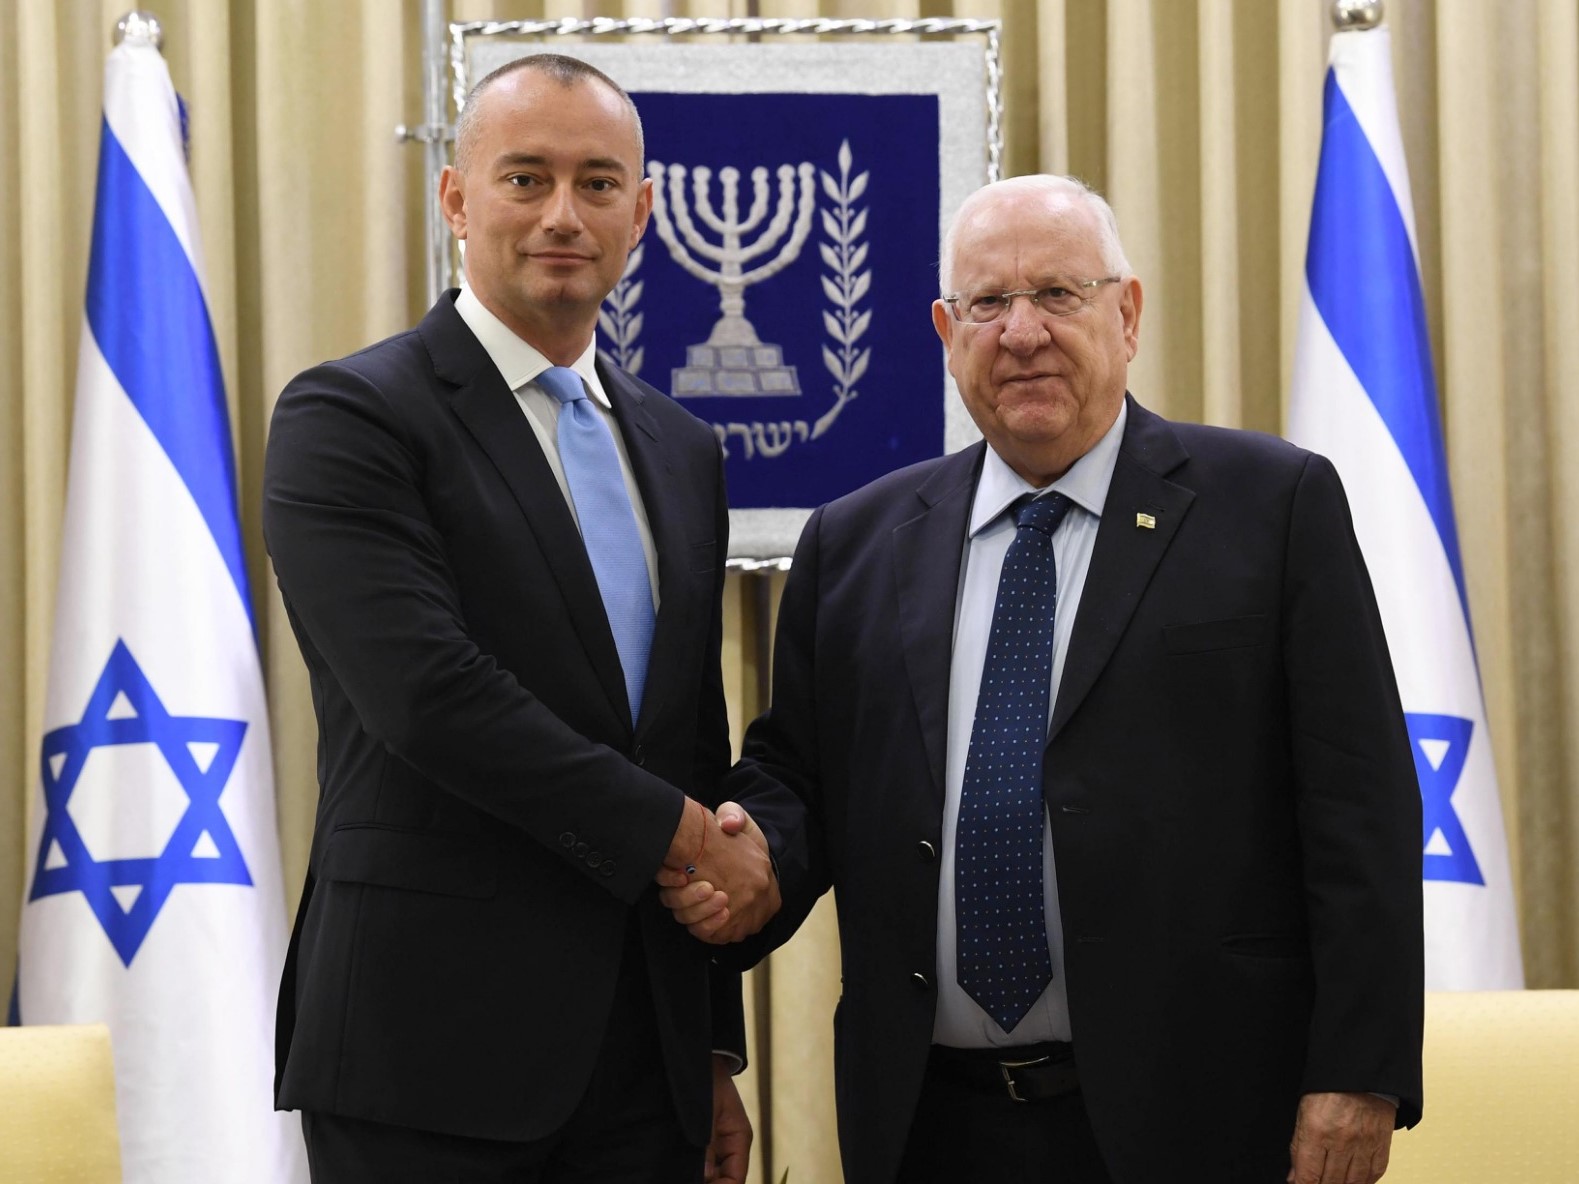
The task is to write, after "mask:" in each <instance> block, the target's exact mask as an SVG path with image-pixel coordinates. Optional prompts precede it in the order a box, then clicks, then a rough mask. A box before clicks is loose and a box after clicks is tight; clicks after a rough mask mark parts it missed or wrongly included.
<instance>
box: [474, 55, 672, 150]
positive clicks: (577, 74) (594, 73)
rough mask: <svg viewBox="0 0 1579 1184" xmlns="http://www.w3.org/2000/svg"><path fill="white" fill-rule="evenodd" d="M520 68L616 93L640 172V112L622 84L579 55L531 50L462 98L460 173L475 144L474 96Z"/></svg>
mask: <svg viewBox="0 0 1579 1184" xmlns="http://www.w3.org/2000/svg"><path fill="white" fill-rule="evenodd" d="M522 70H538V71H540V72H542V73H544V74H547V75H548V76H549V77H550V78H552V79H554V81H556V82H558V83H559V84H560V85H561V86H566V87H569V86H574V85H575V84H576V83H578V82H587V81H590V82H601V83H602V84H603V85H604V86H606V87H608V88H609V89H610V90H611V91H613V92H614V93H615V94H616V95H618V96H619V98H620V101H621V102H623V103H624V104H625V109H626V110H627V111H629V112H630V113H631V119H632V121H634V123H635V124H636V175H637V176H638V177H640V176H641V174H642V173H643V171H644V170H645V169H646V157H647V140H646V137H645V136H644V135H643V133H642V127H641V112H639V111H637V110H636V104H635V103H634V102H632V101H631V97H630V95H628V94H626V93H625V88H624V87H622V86H621V85H620V84H619V83H617V82H615V81H614V79H612V78H610V77H609V76H608V75H607V74H605V73H604V72H603V71H602V70H599V69H598V68H597V67H596V66H590V65H588V64H587V63H586V62H583V61H582V60H581V59H580V58H573V57H569V56H567V55H566V54H562V53H535V54H529V55H527V56H526V57H524V58H516V59H515V61H513V62H506V63H505V64H504V65H502V66H500V67H499V68H498V69H497V70H495V71H493V72H492V73H491V74H488V75H487V76H486V77H484V78H483V79H482V81H480V82H478V83H477V85H476V86H474V87H472V88H471V90H470V91H469V92H468V93H467V95H466V102H465V103H463V104H462V105H461V113H460V116H459V117H458V118H457V119H456V120H455V168H456V170H457V171H458V172H462V173H464V172H465V171H466V170H467V168H468V167H469V166H470V165H471V156H472V151H473V150H474V149H475V147H476V145H477V121H478V118H479V117H478V114H477V107H478V104H477V100H478V99H479V98H481V97H482V94H483V92H484V91H486V90H487V89H488V88H489V87H490V86H492V85H493V84H494V83H496V82H498V81H499V80H500V79H501V78H506V77H508V76H509V75H511V74H518V73H520V72H521V71H522Z"/></svg>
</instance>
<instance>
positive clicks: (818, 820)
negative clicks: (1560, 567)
mask: <svg viewBox="0 0 1579 1184" xmlns="http://www.w3.org/2000/svg"><path fill="white" fill-rule="evenodd" d="M983 448H984V446H983V445H978V446H976V447H974V448H970V449H966V450H965V451H964V452H961V453H956V454H954V455H952V456H949V457H946V458H944V459H942V460H937V461H931V462H927V463H925V464H921V465H917V466H914V467H912V468H908V469H905V470H902V471H900V472H897V473H894V474H891V475H890V476H888V477H885V478H883V479H881V480H879V481H877V482H875V483H873V484H872V485H870V486H868V487H866V488H865V489H863V490H860V491H858V492H856V493H853V494H851V495H849V496H848V497H845V498H841V499H840V500H838V501H835V502H833V503H831V504H830V505H828V506H826V507H824V508H823V509H821V510H819V511H818V512H817V513H816V514H814V515H813V516H812V519H811V521H810V522H809V523H808V524H807V527H806V530H805V533H804V534H803V536H802V538H801V541H800V545H799V547H798V549H797V551H796V554H795V563H794V568H793V570H792V571H791V573H790V576H789V581H788V584H787V586H786V588H785V592H784V599H783V604H782V608H781V610H780V617H779V625H778V642H777V649H776V651H775V655H774V688H773V707H772V710H771V711H770V712H769V713H768V714H767V715H765V716H763V717H762V718H761V719H759V720H758V721H757V722H756V723H755V724H754V725H753V726H752V728H751V730H750V732H749V734H748V737H747V740H746V747H745V753H746V761H745V764H744V765H743V766H742V767H741V769H740V770H739V772H738V773H737V775H736V776H737V777H738V778H739V782H738V784H736V785H735V786H733V787H732V789H733V790H734V791H735V792H734V793H733V794H732V795H731V796H734V797H737V798H740V799H742V800H744V801H745V802H746V804H747V806H748V807H749V806H751V805H752V801H751V796H752V794H753V792H754V790H753V785H754V784H755V785H766V784H769V783H771V782H772V781H775V780H777V781H783V782H785V783H788V784H789V785H791V786H792V787H794V788H795V789H796V790H797V792H798V793H799V795H800V796H801V797H802V798H803V799H804V801H805V802H806V804H807V807H808V809H809V815H810V818H811V820H812V825H811V829H810V834H809V839H810V843H809V847H807V848H806V849H805V850H804V851H801V852H797V851H794V850H789V851H785V852H783V853H782V854H781V857H780V872H781V879H782V882H783V890H784V896H785V901H786V903H785V908H784V911H783V913H781V914H780V916H779V918H778V919H777V920H776V921H775V923H774V925H773V926H772V928H771V929H770V930H769V931H768V932H767V933H766V935H765V941H764V942H759V943H758V944H757V946H756V948H755V952H761V949H762V948H763V946H764V945H771V944H774V943H776V942H777V941H781V940H783V939H784V938H785V937H787V936H788V934H789V933H790V932H791V931H793V929H794V926H795V925H796V924H798V923H799V921H800V919H801V918H802V917H803V916H804V915H805V913H806V912H807V910H808V909H809V908H810V907H811V904H812V903H813V901H814V900H815V899H816V897H817V896H818V895H820V894H821V892H823V891H824V890H825V889H827V888H828V887H829V886H830V885H831V886H833V887H834V888H835V890H836V891H835V898H836V901H837V906H838V912H839V928H840V938H841V943H842V946H843V971H844V985H843V998H842V1001H841V1003H840V1005H839V1008H838V1011H837V1012H836V1013H835V1018H834V1033H835V1036H834V1039H835V1049H836V1054H837V1057H836V1061H837V1067H838V1068H837V1090H838V1110H839V1124H840V1131H841V1138H842V1145H843V1156H844V1165H845V1178H846V1179H847V1180H849V1181H851V1182H852V1184H886V1182H888V1181H891V1180H893V1179H894V1173H895V1171H896V1169H897V1165H898V1162H899V1158H900V1154H901V1150H902V1148H903V1144H904V1140H905V1137H906V1133H907V1131H908V1129H909V1125H910V1120H911V1115H912V1113H913V1111H914V1106H915V1102H916V1098H917V1095H918V1093H919V1090H920V1086H921V1079H922V1073H923V1069H924V1066H925V1063H926V1059H927V1049H928V1045H929V1043H930V1040H931V1034H932V1023H933V1009H934V1002H935V991H934V990H933V987H932V980H933V978H934V977H935V974H936V927H937V891H938V864H937V861H936V858H935V855H934V851H935V849H936V848H937V846H938V844H939V843H940V842H941V837H940V836H941V830H942V814H943V795H944V787H943V775H944V774H943V770H944V752H943V749H944V738H945V732H946V727H945V725H946V720H947V712H948V683H949V662H950V638H951V637H952V635H953V624H954V612H955V601H956V595H957V591H958V585H959V572H960V561H961V555H962V549H963V546H964V541H965V531H966V524H967V518H968V513H969V508H970V504H971V500H972V496H973V494H974V491H975V487H976V479H977V476H978V474H979V473H980V470H981V462H982V456H983ZM1141 513H1144V514H1149V515H1151V516H1152V517H1153V518H1154V519H1155V526H1154V527H1153V528H1150V529H1148V528H1145V527H1142V526H1139V525H1137V521H1136V515H1137V514H1141ZM1043 793H1044V796H1045V800H1046V804H1047V809H1048V812H1049V816H1050V818H1051V823H1052V834H1053V844H1054V848H1055V852H1056V856H1057V872H1058V889H1059V907H1060V910H1061V912H1062V915H1063V926H1064V933H1065V938H1066V951H1065V966H1064V972H1065V974H1066V975H1067V976H1068V980H1067V985H1068V989H1069V1006H1070V1015H1071V1021H1072V1024H1073V1030H1074V1047H1075V1055H1076V1059H1077V1061H1078V1064H1079V1071H1080V1078H1081V1082H1082V1089H1083V1092H1084V1097H1085V1103H1086V1106H1087V1108H1088V1110H1089V1112H1090V1116H1091V1122H1092V1125H1093V1128H1094V1130H1095V1132H1096V1136H1097V1140H1098V1142H1099V1143H1100V1145H1101V1147H1102V1150H1103V1153H1104V1155H1105V1156H1106V1158H1107V1160H1108V1163H1109V1165H1110V1168H1111V1171H1112V1173H1113V1176H1114V1179H1115V1181H1117V1184H1156V1182H1157V1181H1160V1180H1175V1179H1189V1180H1212V1181H1214V1184H1233V1182H1237V1181H1256V1182H1258V1184H1273V1182H1274V1181H1281V1180H1282V1179H1283V1175H1284V1173H1286V1172H1287V1170H1288V1154H1287V1148H1288V1142H1289V1138H1290V1136H1291V1134H1292V1131H1293V1120H1294V1112H1295V1109H1296V1106H1297V1103H1298V1098H1299V1095H1300V1094H1301V1093H1302V1092H1306V1091H1318V1090H1357V1091H1365V1090H1370V1091H1376V1092H1382V1093H1390V1094H1395V1095H1398V1096H1400V1097H1401V1098H1402V1099H1403V1101H1402V1106H1401V1108H1400V1114H1399V1117H1400V1120H1401V1121H1403V1122H1407V1123H1410V1124H1412V1123H1413V1122H1415V1121H1416V1120H1417V1119H1418V1117H1419V1113H1420V1042H1421V1029H1422V1022H1423V1021H1422V990H1423V984H1422V962H1423V951H1422V937H1421V893H1420V860H1421V846H1420V825H1421V823H1420V799H1419V793H1418V789H1417V787H1416V781H1415V773H1414V765H1413V762H1412V760H1411V757H1410V752H1409V748H1408V740H1407V736H1406V732H1405V728H1404V722H1403V715H1402V711H1401V708H1400V706H1399V700H1398V693H1397V688H1396V685H1395V683H1394V680H1393V674H1392V668H1391V665H1390V662H1389V659H1388V655H1387V647H1386V642H1385V640H1384V638H1383V635H1382V627H1381V623H1380V619H1379V617H1378V614H1377V609H1376V605H1375V601H1374V598H1373V595H1372V592H1371V587H1370V582H1369V579H1368V577H1367V575H1366V572H1365V567H1364V564H1363V562H1362V560H1361V557H1360V552H1359V548H1358V545H1357V544H1356V542H1355V539H1354V535H1353V530H1352V527H1351V523H1350V519H1349V515H1348V509H1347V505H1346V502H1345V500H1344V497H1343V492H1342V488H1341V486H1340V485H1339V482H1338V478H1337V475H1336V473H1335V472H1334V470H1333V468H1332V466H1331V465H1330V464H1329V463H1328V462H1327V461H1325V460H1324V459H1322V458H1321V457H1318V456H1314V455H1312V454H1310V453H1307V452H1303V451H1301V450H1300V449H1297V448H1295V447H1293V446H1292V445H1289V444H1286V443H1284V442H1282V441H1280V440H1276V439H1272V438H1269V437H1263V436H1259V435H1253V434H1250V433H1245V432H1229V431H1223V430H1218V429H1213V428H1206V427H1199V426H1194V425H1185V424H1170V423H1168V422H1166V421H1164V420H1162V419H1160V418H1158V417H1157V416H1155V415H1153V414H1151V413H1149V412H1147V411H1146V410H1144V409H1143V408H1142V407H1140V406H1139V405H1137V404H1135V403H1134V402H1133V401H1131V402H1130V405H1129V420H1128V424H1127V426H1126V430H1125V433H1124V439H1123V444H1122V447H1121V449H1120V453H1119V457H1118V462H1117V467H1116V469H1115V471H1114V474H1113V482H1112V486H1111V489H1110V492H1109V494H1108V500H1107V504H1106V509H1105V512H1104V514H1103V517H1102V523H1101V526H1100V529H1099V532H1098V535H1097V540H1096V546H1095V550H1094V553H1093V555H1092V559H1091V567H1090V571H1089V575H1088V578H1087V580H1086V584H1085V589H1084V592H1083V594H1082V596H1081V599H1080V604H1079V609H1078V615H1077V616H1076V618H1075V626H1074V632H1073V638H1072V640H1071V642H1070V649H1069V654H1068V659H1067V665H1066V668H1065V670H1064V674H1063V680H1062V683H1061V686H1060V688H1059V692H1058V698H1057V701H1056V704H1055V708H1054V712H1053V720H1052V728H1051V739H1050V741H1049V743H1048V747H1047V756H1046V764H1045V772H1044V777H1043Z"/></svg>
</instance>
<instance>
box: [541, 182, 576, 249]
mask: <svg viewBox="0 0 1579 1184" xmlns="http://www.w3.org/2000/svg"><path fill="white" fill-rule="evenodd" d="M542 224H543V229H544V230H546V231H548V233H550V234H559V235H567V236H569V235H576V234H580V233H581V213H580V211H579V210H577V209H576V190H575V186H573V185H555V186H554V188H553V191H552V192H551V193H550V194H549V195H548V200H547V202H545V203H544V205H543V223H542Z"/></svg>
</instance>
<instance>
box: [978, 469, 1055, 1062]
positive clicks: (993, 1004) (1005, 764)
mask: <svg viewBox="0 0 1579 1184" xmlns="http://www.w3.org/2000/svg"><path fill="white" fill-rule="evenodd" d="M1070 504H1071V503H1070V501H1069V499H1068V498H1066V497H1064V496H1063V495H1062V494H1059V493H1051V494H1048V495H1047V496H1046V497H1041V498H1037V499H1036V500H1035V501H1030V500H1022V501H1020V502H1017V503H1016V504H1015V505H1014V507H1013V508H1012V510H1013V513H1014V515H1015V520H1016V523H1017V524H1018V527H1019V529H1018V531H1017V532H1016V533H1015V536H1014V541H1013V542H1011V543H1010V544H1009V550H1008V553H1007V554H1006V555H1005V556H1004V558H1003V571H1002V573H1001V574H1000V575H999V577H998V599H997V602H996V603H995V604H994V605H993V609H992V632H991V633H990V634H989V635H988V639H987V659H986V662H985V663H983V665H982V671H981V690H980V691H979V692H978V693H977V696H976V718H975V721H974V722H973V723H972V724H971V731H970V751H969V752H968V753H967V755H966V757H965V779H964V783H963V785H962V786H961V789H960V803H959V826H958V829H957V830H956V832H955V838H954V917H955V930H956V936H957V938H958V945H957V947H956V953H955V977H956V978H958V980H959V985H960V986H961V987H963V988H964V990H965V993H966V994H968V995H969V996H970V997H971V998H972V999H974V1000H975V1001H976V1002H977V1003H978V1004H980V1005H981V1009H982V1010H983V1011H985V1012H986V1013H987V1014H988V1015H990V1016H991V1017H992V1018H993V1020H994V1021H996V1022H997V1024H998V1026H999V1027H1000V1028H1002V1029H1003V1030H1004V1031H1005V1032H1010V1031H1013V1030H1014V1028H1015V1026H1016V1025H1017V1024H1019V1022H1020V1021H1021V1020H1022V1019H1024V1018H1025V1013H1026V1012H1028V1011H1029V1010H1030V1009H1031V1005H1032V1004H1033V1003H1035V1002H1036V1000H1037V999H1038V998H1040V997H1041V994H1042V992H1043V991H1044V990H1046V989H1047V984H1048V983H1050V982H1052V981H1053V961H1052V956H1051V955H1050V954H1049V953H1048V952H1047V911H1046V910H1047V903H1046V898H1045V895H1044V893H1043V886H1042V810H1043V807H1042V754H1043V751H1044V750H1045V749H1046V747H1047V701H1048V696H1049V694H1050V693H1051V689H1052V681H1053V613H1054V611H1055V610H1056V608H1057V606H1058V569H1057V565H1056V563H1055V562H1054V558H1053V531H1054V530H1056V529H1057V528H1058V523H1059V522H1060V521H1061V520H1062V519H1063V516H1064V514H1065V513H1066V512H1068V510H1069V506H1070Z"/></svg>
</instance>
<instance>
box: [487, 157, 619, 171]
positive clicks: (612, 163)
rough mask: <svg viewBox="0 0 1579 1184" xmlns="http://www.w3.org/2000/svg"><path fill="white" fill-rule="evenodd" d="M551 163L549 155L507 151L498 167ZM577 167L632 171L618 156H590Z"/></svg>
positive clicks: (596, 169)
mask: <svg viewBox="0 0 1579 1184" xmlns="http://www.w3.org/2000/svg"><path fill="white" fill-rule="evenodd" d="M549 163H550V161H549V159H548V157H546V156H542V155H540V154H538V153H533V152H507V153H505V154H504V155H503V156H501V157H499V159H498V161H497V164H496V167H498V168H511V167H514V166H518V165H546V164H549ZM577 168H578V169H581V170H589V169H590V170H593V171H595V172H609V173H628V172H629V171H630V170H629V169H628V168H627V167H626V165H625V162H624V161H623V160H620V159H619V158H618V157H616V156H589V157H588V158H587V159H586V160H583V161H582V162H581V163H580V164H579V165H578V166H577Z"/></svg>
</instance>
